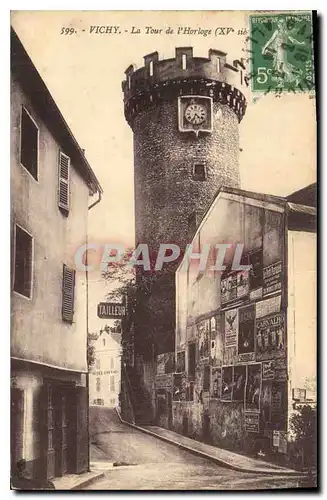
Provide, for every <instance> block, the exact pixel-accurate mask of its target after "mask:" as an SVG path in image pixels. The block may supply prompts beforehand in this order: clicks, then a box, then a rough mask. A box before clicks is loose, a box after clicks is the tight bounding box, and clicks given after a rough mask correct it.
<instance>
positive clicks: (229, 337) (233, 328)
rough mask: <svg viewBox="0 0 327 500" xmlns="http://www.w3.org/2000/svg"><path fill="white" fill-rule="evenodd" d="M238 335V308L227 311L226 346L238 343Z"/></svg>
mask: <svg viewBox="0 0 327 500" xmlns="http://www.w3.org/2000/svg"><path fill="white" fill-rule="evenodd" d="M237 335H238V309H230V310H229V311H226V312H225V347H234V346H236V345H237Z"/></svg>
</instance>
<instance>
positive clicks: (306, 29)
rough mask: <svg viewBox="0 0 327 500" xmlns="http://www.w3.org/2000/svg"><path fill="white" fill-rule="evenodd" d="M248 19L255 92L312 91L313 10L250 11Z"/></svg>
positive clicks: (253, 88)
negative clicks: (271, 12)
mask: <svg viewBox="0 0 327 500" xmlns="http://www.w3.org/2000/svg"><path fill="white" fill-rule="evenodd" d="M249 23H250V33H249V39H248V41H249V42H250V50H249V54H250V57H249V60H250V61H251V73H250V75H249V79H250V81H251V90H252V92H255V93H262V94H266V93H268V92H274V93H276V94H281V93H283V92H293V93H295V92H312V91H313V90H314V62H313V61H314V60H313V29H312V14H311V12H309V13H305V12H299V13H292V14H288V13H278V14H270V13H269V14H265V15H263V14H260V15H250V19H249Z"/></svg>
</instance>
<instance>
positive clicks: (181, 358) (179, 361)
mask: <svg viewBox="0 0 327 500" xmlns="http://www.w3.org/2000/svg"><path fill="white" fill-rule="evenodd" d="M176 372H177V373H181V372H185V351H180V352H178V353H177V356H176Z"/></svg>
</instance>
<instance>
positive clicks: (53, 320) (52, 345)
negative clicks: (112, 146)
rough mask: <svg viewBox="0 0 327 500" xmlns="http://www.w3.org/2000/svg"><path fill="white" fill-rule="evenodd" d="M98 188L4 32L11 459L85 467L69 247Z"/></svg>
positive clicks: (83, 306) (79, 292)
mask: <svg viewBox="0 0 327 500" xmlns="http://www.w3.org/2000/svg"><path fill="white" fill-rule="evenodd" d="M96 193H98V194H101V187H100V185H99V182H98V180H97V178H96V177H95V174H94V173H93V171H92V169H91V167H90V165H89V163H88V162H87V160H86V158H85V156H84V153H83V151H82V149H81V148H80V147H79V145H78V144H77V142H76V139H75V138H74V136H73V135H72V132H71V131H70V129H69V127H68V125H67V123H66V122H65V120H64V118H63V116H62V114H61V113H60V111H59V109H58V107H57V105H56V103H55V101H54V100H53V98H52V96H51V95H50V93H49V90H48V89H47V87H46V85H45V83H44V82H43V80H42V78H41V77H40V75H39V73H38V71H37V70H36V68H35V66H34V65H33V63H32V61H31V59H30V58H29V56H28V54H27V53H26V51H25V49H24V47H23V45H22V44H21V42H20V40H19V38H18V37H17V35H16V33H15V32H14V31H13V30H12V32H11V242H12V246H11V249H12V253H11V259H12V268H11V269H12V293H11V465H12V470H13V471H14V470H15V466H16V463H17V462H18V461H19V460H20V459H25V460H26V463H27V464H26V465H27V473H28V474H29V475H30V477H32V478H39V479H44V478H49V479H50V478H53V477H55V476H62V475H63V474H66V473H81V472H84V471H86V470H87V469H88V428H87V426H88V422H87V407H88V400H87V383H86V373H87V359H86V344H87V287H86V279H87V277H86V275H85V273H83V272H80V271H76V270H75V263H74V253H75V251H76V249H77V248H78V247H79V246H80V245H83V244H85V242H86V241H87V221H88V208H89V204H90V201H89V200H90V195H94V194H96Z"/></svg>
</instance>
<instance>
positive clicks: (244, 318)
mask: <svg viewBox="0 0 327 500" xmlns="http://www.w3.org/2000/svg"><path fill="white" fill-rule="evenodd" d="M238 316H239V325H238V340H237V346H238V359H239V361H253V360H254V356H255V354H254V325H255V308H254V305H253V304H251V305H249V306H246V307H242V308H240V309H239V312H238Z"/></svg>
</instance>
